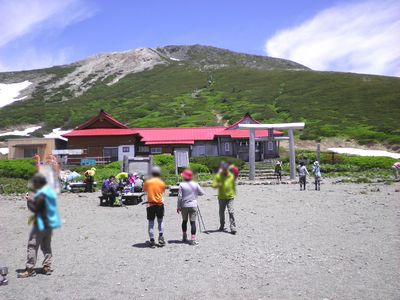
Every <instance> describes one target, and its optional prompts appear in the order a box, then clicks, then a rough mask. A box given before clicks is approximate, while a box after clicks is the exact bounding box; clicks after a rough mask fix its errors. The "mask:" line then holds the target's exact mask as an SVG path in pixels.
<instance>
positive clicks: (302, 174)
mask: <svg viewBox="0 0 400 300" xmlns="http://www.w3.org/2000/svg"><path fill="white" fill-rule="evenodd" d="M307 175H310V173H308V170H307V167H306V166H305V165H304V162H300V166H299V181H300V191H302V190H304V191H305V190H306V183H307Z"/></svg>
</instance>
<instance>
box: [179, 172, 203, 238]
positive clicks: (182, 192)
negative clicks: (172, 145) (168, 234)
mask: <svg viewBox="0 0 400 300" xmlns="http://www.w3.org/2000/svg"><path fill="white" fill-rule="evenodd" d="M181 176H182V179H183V182H181V183H180V184H179V191H178V202H177V208H176V212H177V213H178V214H179V213H182V241H184V242H186V241H187V233H186V231H187V223H188V221H190V233H191V234H192V236H191V240H190V242H189V243H190V244H191V245H196V244H197V242H196V217H197V210H198V209H197V198H198V197H199V196H202V195H204V191H203V189H202V188H201V187H200V185H199V184H198V183H197V182H194V181H193V172H192V170H189V169H186V170H184V171H183V172H182V173H181Z"/></svg>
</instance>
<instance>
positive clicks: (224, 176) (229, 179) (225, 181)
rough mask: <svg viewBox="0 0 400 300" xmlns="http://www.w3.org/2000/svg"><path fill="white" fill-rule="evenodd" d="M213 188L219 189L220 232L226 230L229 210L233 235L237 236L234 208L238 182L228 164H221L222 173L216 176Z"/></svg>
mask: <svg viewBox="0 0 400 300" xmlns="http://www.w3.org/2000/svg"><path fill="white" fill-rule="evenodd" d="M212 187H213V188H215V189H218V203H219V222H220V227H219V231H224V230H225V210H226V209H227V208H228V214H229V222H230V229H231V233H232V234H236V232H237V231H236V222H235V211H234V208H233V202H234V199H235V196H236V180H235V175H233V174H232V173H231V172H230V171H229V165H228V164H227V163H225V162H222V163H221V165H220V171H219V172H218V174H217V175H216V176H215V178H214V181H213V183H212Z"/></svg>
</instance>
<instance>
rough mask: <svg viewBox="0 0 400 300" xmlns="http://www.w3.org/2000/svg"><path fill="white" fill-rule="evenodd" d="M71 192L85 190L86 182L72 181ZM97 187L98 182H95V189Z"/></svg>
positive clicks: (70, 184)
mask: <svg viewBox="0 0 400 300" xmlns="http://www.w3.org/2000/svg"><path fill="white" fill-rule="evenodd" d="M69 187H70V191H71V193H80V192H83V191H84V190H85V188H86V183H84V182H71V183H69ZM95 188H96V182H94V183H93V189H95Z"/></svg>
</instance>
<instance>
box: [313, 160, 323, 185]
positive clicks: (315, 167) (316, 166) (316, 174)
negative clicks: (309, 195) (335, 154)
mask: <svg viewBox="0 0 400 300" xmlns="http://www.w3.org/2000/svg"><path fill="white" fill-rule="evenodd" d="M312 173H313V175H314V183H315V190H316V191H319V190H320V183H321V168H320V166H319V162H318V161H315V162H314V165H313V168H312Z"/></svg>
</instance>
